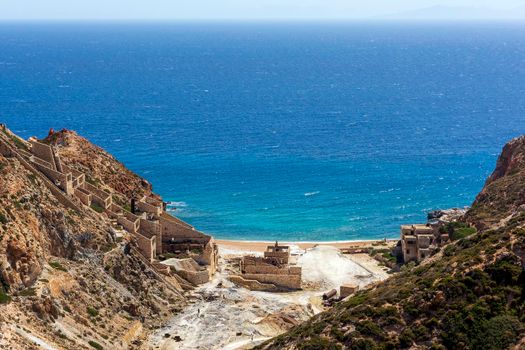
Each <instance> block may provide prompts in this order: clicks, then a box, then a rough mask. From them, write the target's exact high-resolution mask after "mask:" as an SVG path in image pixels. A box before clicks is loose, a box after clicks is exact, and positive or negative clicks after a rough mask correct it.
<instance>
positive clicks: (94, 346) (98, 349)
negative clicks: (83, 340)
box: [88, 340, 104, 350]
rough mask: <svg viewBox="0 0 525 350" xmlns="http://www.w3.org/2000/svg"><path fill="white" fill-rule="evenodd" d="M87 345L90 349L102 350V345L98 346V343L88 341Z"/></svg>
mask: <svg viewBox="0 0 525 350" xmlns="http://www.w3.org/2000/svg"><path fill="white" fill-rule="evenodd" d="M88 344H89V345H90V346H91V347H92V348H95V349H97V350H103V349H104V348H103V347H102V345H100V344H99V343H97V342H96V341H94V340H90V341H89V342H88Z"/></svg>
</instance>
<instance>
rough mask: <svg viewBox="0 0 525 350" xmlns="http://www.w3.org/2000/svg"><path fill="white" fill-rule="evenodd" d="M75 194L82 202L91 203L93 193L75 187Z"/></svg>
mask: <svg viewBox="0 0 525 350" xmlns="http://www.w3.org/2000/svg"><path fill="white" fill-rule="evenodd" d="M75 196H77V198H78V199H80V201H81V202H82V204H84V205H87V206H90V205H91V194H90V193H88V192H87V191H85V190H84V189H82V188H75Z"/></svg>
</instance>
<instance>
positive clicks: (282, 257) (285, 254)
mask: <svg viewBox="0 0 525 350" xmlns="http://www.w3.org/2000/svg"><path fill="white" fill-rule="evenodd" d="M264 257H265V258H277V259H279V260H280V261H281V262H282V263H284V264H288V260H289V258H290V253H289V252H269V251H266V252H264Z"/></svg>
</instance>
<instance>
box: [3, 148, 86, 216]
mask: <svg viewBox="0 0 525 350" xmlns="http://www.w3.org/2000/svg"><path fill="white" fill-rule="evenodd" d="M0 146H1V147H0V151H1V152H2V154H3V155H4V156H6V157H16V159H18V161H19V162H20V163H21V164H22V165H23V166H24V168H26V169H27V170H29V171H30V172H31V173H33V174H34V175H35V176H36V177H38V178H39V179H41V180H42V181H43V182H44V184H45V185H46V187H47V188H48V189H49V191H51V193H53V195H54V196H55V198H56V199H57V200H58V201H59V202H60V203H61V204H62V205H64V206H66V207H68V208H70V209H73V210H75V211H80V208H79V206H77V204H75V203H74V202H73V201H72V200H71V199H69V198H68V196H66V195H65V194H64V192H62V191H60V190H59V189H58V188H57V187H56V186H55V184H53V183H52V182H51V181H50V180H49V179H48V178H47V177H46V176H44V175H42V173H40V172H39V171H38V170H37V169H36V168H35V167H33V166H32V165H31V164H29V162H28V161H27V160H26V159H25V158H24V157H22V156H21V155H20V154H18V152H17V151H16V150H14V149H13V148H12V147H11V146H9V145H8V144H7V143H4V141H2V140H0Z"/></svg>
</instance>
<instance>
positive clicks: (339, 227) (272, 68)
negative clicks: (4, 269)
mask: <svg viewBox="0 0 525 350" xmlns="http://www.w3.org/2000/svg"><path fill="white" fill-rule="evenodd" d="M524 29H525V27H524V26H523V25H518V24H490V25H488V24H469V25H459V24H455V25H453V24H442V25H439V24H434V25H416V24H413V25H410V26H407V25H400V24H393V23H391V24H377V23H376V24H365V23H360V24H315V23H302V24H275V23H274V24H264V23H259V24H250V25H248V24H218V23H215V24H206V23H200V24H197V23H194V24H100V23H99V24H82V25H78V24H77V25H73V24H67V23H64V24H1V25H0V121H2V122H5V123H7V124H8V125H9V127H11V128H12V129H13V130H14V131H16V132H18V133H19V134H21V135H23V136H25V137H28V136H31V135H38V136H44V135H45V134H46V132H47V130H48V129H49V128H50V127H53V128H56V129H59V128H62V127H66V128H71V129H75V130H77V131H78V132H79V133H81V134H82V135H85V136H86V137H88V138H89V139H90V140H92V141H93V142H95V143H97V144H99V145H101V146H102V147H104V148H106V149H107V150H108V151H109V152H111V153H113V154H114V155H115V156H116V157H117V158H119V159H120V160H121V161H123V162H124V163H125V164H126V165H127V166H128V167H130V168H131V169H132V170H134V171H135V172H137V173H138V174H140V175H142V176H144V177H146V178H147V179H148V180H149V181H150V182H152V183H153V185H154V189H155V190H156V192H158V193H160V194H161V195H162V196H163V197H164V198H165V200H169V201H173V202H174V205H175V206H176V207H178V210H177V211H176V214H177V215H179V216H180V217H182V218H183V219H184V220H186V221H188V222H190V223H191V224H193V225H195V226H196V227H197V228H199V229H201V230H203V231H206V232H209V233H212V234H214V235H216V236H217V237H219V238H229V239H248V240H273V239H281V240H303V241H322V240H347V239H372V238H382V237H396V236H397V235H398V227H399V225H400V224H402V223H410V222H419V221H424V220H425V217H426V215H425V213H426V212H427V211H429V210H432V209H436V208H447V207H452V206H464V205H469V204H470V203H471V202H472V200H473V199H474V197H475V195H476V194H477V192H478V191H479V190H480V189H481V187H482V185H483V182H484V179H485V178H486V176H487V175H488V174H489V173H490V172H491V170H492V169H493V167H494V164H495V161H496V157H497V154H498V153H499V151H500V149H501V147H502V146H503V144H504V143H505V142H506V141H507V140H509V139H510V138H512V137H514V136H517V135H519V134H522V133H524V132H525V124H524V120H525V118H524V116H525V99H524V98H523V96H524V92H525V91H524V90H525V85H524V84H523V82H524V81H525V68H524V67H525V59H524V57H525V30H524Z"/></svg>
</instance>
